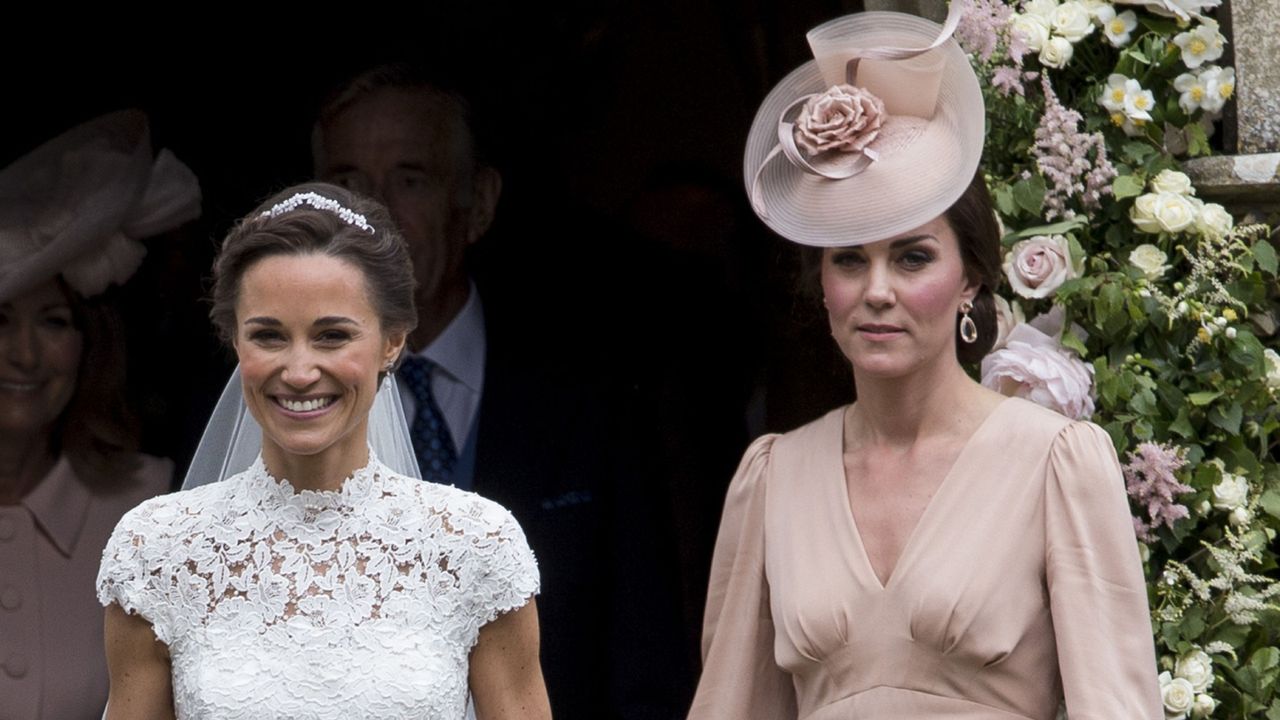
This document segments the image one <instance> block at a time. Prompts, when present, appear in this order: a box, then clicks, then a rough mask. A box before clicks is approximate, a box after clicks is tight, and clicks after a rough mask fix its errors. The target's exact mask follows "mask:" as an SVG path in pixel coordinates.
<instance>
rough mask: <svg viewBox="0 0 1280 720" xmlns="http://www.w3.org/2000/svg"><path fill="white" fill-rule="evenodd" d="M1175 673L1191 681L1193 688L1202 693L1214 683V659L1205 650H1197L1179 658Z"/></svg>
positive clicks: (1174, 669) (1174, 667) (1175, 665)
mask: <svg viewBox="0 0 1280 720" xmlns="http://www.w3.org/2000/svg"><path fill="white" fill-rule="evenodd" d="M1173 674H1174V675H1175V676H1177V677H1180V678H1182V679H1183V680H1186V681H1187V682H1189V683H1191V688H1192V689H1193V690H1195V691H1196V692H1198V693H1202V692H1204V691H1205V690H1207V689H1208V688H1209V686H1210V685H1212V684H1213V660H1212V659H1211V658H1210V657H1209V655H1208V653H1206V652H1205V651H1203V650H1195V651H1193V652H1189V653H1187V654H1186V655H1183V656H1182V657H1180V658H1178V662H1177V663H1175V664H1174V666H1173Z"/></svg>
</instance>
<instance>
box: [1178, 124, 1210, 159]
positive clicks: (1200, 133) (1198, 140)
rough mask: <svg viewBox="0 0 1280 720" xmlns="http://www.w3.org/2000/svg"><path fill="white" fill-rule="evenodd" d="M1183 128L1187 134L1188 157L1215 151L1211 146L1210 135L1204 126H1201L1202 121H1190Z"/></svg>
mask: <svg viewBox="0 0 1280 720" xmlns="http://www.w3.org/2000/svg"><path fill="white" fill-rule="evenodd" d="M1182 130H1183V132H1185V133H1186V134H1187V156H1188V157H1198V156H1200V155H1208V154H1210V153H1212V152H1213V150H1211V149H1210V148H1209V137H1208V136H1207V135H1205V132H1204V128H1203V127H1201V126H1200V123H1189V124H1188V125H1187V126H1186V127H1184V128H1183V129H1182Z"/></svg>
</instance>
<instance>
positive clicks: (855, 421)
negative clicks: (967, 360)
mask: <svg viewBox="0 0 1280 720" xmlns="http://www.w3.org/2000/svg"><path fill="white" fill-rule="evenodd" d="M854 386H855V387H856V388H857V392H858V401H857V403H855V405H854V407H853V408H852V409H851V410H850V412H849V414H848V416H847V419H846V435H847V437H849V439H851V440H854V441H856V442H859V443H860V444H861V443H870V444H874V445H879V446H892V447H909V446H911V445H914V444H915V443H916V441H918V440H919V439H920V438H923V437H935V436H938V435H946V434H951V433H961V434H964V433H966V431H972V429H973V427H975V426H976V422H975V421H980V419H981V418H985V417H986V415H987V413H988V412H990V410H991V408H992V407H994V405H995V404H997V403H998V402H999V401H1000V400H1001V399H1002V398H1001V397H1000V396H999V395H997V394H996V393H994V392H992V391H990V390H987V389H986V388H984V387H982V386H981V385H979V384H977V383H975V382H974V381H973V380H972V379H971V378H970V377H969V376H968V375H967V374H965V371H964V368H962V367H960V364H959V363H940V364H939V366H938V367H936V368H929V369H927V370H923V371H920V372H917V373H913V374H912V375H910V376H907V377H894V378H875V377H866V378H860V377H858V376H857V374H856V373H855V375H854Z"/></svg>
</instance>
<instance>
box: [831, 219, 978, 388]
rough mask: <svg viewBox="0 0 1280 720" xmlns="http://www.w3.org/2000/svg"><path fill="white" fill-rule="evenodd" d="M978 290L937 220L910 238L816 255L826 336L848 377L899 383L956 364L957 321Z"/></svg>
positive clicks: (946, 229) (898, 237)
mask: <svg viewBox="0 0 1280 720" xmlns="http://www.w3.org/2000/svg"><path fill="white" fill-rule="evenodd" d="M978 289H979V285H978V284H977V283H974V282H972V281H970V280H969V279H968V277H967V276H966V272H965V267H964V261H963V259H962V258H961V254H960V245H959V241H958V240H957V238H956V235H955V233H954V232H953V231H952V229H951V226H950V224H949V223H947V221H946V220H945V219H944V218H942V217H938V218H935V219H934V220H932V221H930V222H928V223H926V224H924V225H922V226H920V227H918V228H916V229H914V230H911V231H909V232H905V233H902V234H900V235H896V236H894V237H892V238H888V239H886V240H880V241H878V242H873V243H868V244H866V245H859V246H856V247H837V248H827V249H826V250H824V251H823V254H822V292H823V297H824V298H825V300H824V302H825V304H826V307H827V315H828V319H829V320H830V323H831V334H832V336H833V337H834V338H835V340H836V343H837V344H838V345H839V346H840V350H841V351H842V352H843V353H844V355H845V357H847V358H848V359H849V361H850V362H851V363H853V367H854V372H855V375H856V374H859V373H865V375H864V377H866V376H870V377H903V376H907V375H910V374H912V373H914V372H916V371H919V370H921V369H924V368H929V367H936V366H937V364H938V363H947V362H951V363H958V361H957V360H956V349H955V347H956V346H955V343H956V318H957V313H958V312H959V307H960V304H961V303H962V302H963V301H965V300H972V299H973V298H974V296H975V295H976V294H977V292H978Z"/></svg>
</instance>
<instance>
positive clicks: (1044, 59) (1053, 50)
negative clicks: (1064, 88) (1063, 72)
mask: <svg viewBox="0 0 1280 720" xmlns="http://www.w3.org/2000/svg"><path fill="white" fill-rule="evenodd" d="M1074 53H1075V47H1073V46H1072V45H1071V41H1070V40H1068V39H1066V38H1064V37H1056V36H1055V37H1051V38H1049V42H1047V43H1045V44H1044V47H1042V48H1040V64H1041V65H1044V66H1045V67H1051V68H1054V69H1055V70H1060V69H1062V68H1064V67H1066V65H1067V63H1068V62H1070V61H1071V56H1072V55H1073V54H1074Z"/></svg>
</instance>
